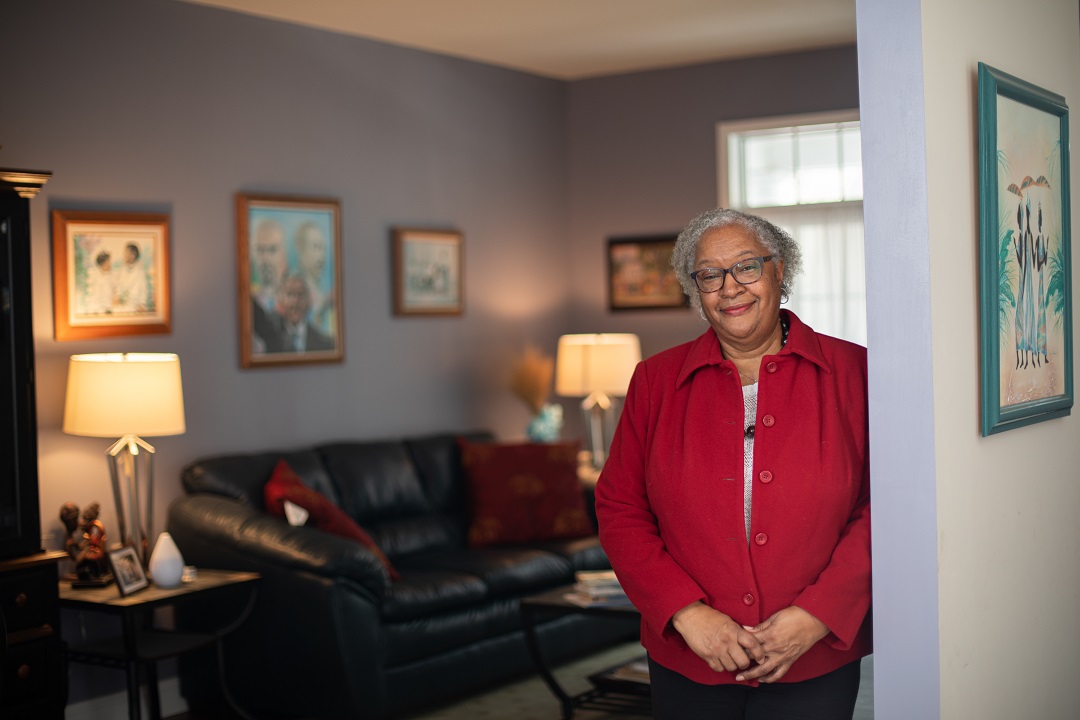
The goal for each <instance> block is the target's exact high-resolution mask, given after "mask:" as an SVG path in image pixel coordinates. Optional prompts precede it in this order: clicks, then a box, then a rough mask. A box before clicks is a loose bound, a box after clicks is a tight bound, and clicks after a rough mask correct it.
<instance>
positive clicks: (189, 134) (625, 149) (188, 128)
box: [0, 0, 858, 699]
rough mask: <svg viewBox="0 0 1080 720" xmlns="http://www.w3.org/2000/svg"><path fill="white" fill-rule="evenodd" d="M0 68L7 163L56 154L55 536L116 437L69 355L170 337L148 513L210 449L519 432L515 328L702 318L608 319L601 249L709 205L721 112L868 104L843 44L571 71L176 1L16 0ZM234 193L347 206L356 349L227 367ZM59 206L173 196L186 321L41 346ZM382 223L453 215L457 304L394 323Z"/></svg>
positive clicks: (447, 221)
mask: <svg viewBox="0 0 1080 720" xmlns="http://www.w3.org/2000/svg"><path fill="white" fill-rule="evenodd" d="M0 67H3V68H4V72H5V83H4V87H3V90H4V93H3V100H2V102H0V143H2V145H3V150H2V151H0V166H4V167H29V168H40V169H46V170H51V171H52V172H53V173H54V178H53V180H52V181H51V182H50V183H49V184H48V185H47V186H46V188H45V190H44V191H43V193H42V194H41V195H40V196H39V197H38V199H36V200H35V201H34V202H33V203H32V206H31V207H32V212H33V232H34V253H33V256H34V268H33V281H34V285H35V291H34V301H35V337H36V352H37V364H38V411H39V445H40V447H39V456H40V471H41V498H42V515H43V517H42V526H43V533H44V534H45V535H46V536H47V542H48V544H50V545H51V546H54V547H55V546H57V543H58V542H59V534H60V532H61V526H60V523H59V521H58V520H56V519H55V515H56V512H57V511H58V509H59V507H60V505H61V504H62V503H63V502H65V501H68V500H72V501H75V502H77V503H79V504H83V503H87V502H89V501H91V500H101V501H102V504H103V511H104V512H103V519H104V520H105V521H106V523H107V524H110V526H112V527H114V525H111V523H112V512H111V504H112V503H111V500H110V491H109V489H108V488H109V485H108V472H107V468H106V465H105V462H104V458H103V451H104V450H105V447H106V446H107V445H108V442H107V441H105V440H101V439H94V438H79V437H71V436H67V435H64V434H63V433H62V432H61V431H60V424H61V420H62V413H63V395H64V388H65V383H66V373H67V358H68V356H70V355H71V354H74V353H79V352H109V351H147V352H156V351H162V352H176V353H178V354H179V355H180V358H181V362H182V367H183V375H184V385H185V402H186V410H187V417H188V431H187V433H186V434H185V435H182V436H177V437H171V438H158V439H152V442H153V443H154V445H155V446H156V447H157V449H158V456H157V457H158V459H157V468H156V470H157V483H156V487H157V492H158V495H157V498H158V506H157V512H156V517H157V520H156V525H157V529H158V530H160V529H161V528H162V525H163V522H164V515H165V508H166V506H167V504H168V502H169V501H170V500H171V499H172V498H175V497H176V496H177V495H179V494H180V493H181V492H182V491H181V489H180V484H179V480H178V474H179V470H180V468H181V466H182V465H183V464H184V463H186V462H188V461H190V460H192V459H194V458H196V457H199V456H203V455H207V454H211V453H217V452H227V451H244V450H257V449H266V448H272V447H283V446H289V445H300V444H304V443H307V442H310V441H316V440H327V439H333V438H345V437H385V436H393V435H397V434H401V433H420V432H426V431H437V430H443V429H457V428H465V427H470V426H483V427H489V428H492V429H493V430H495V431H496V433H498V434H499V435H500V436H502V437H504V438H520V437H522V436H523V431H524V427H525V424H526V423H527V421H528V411H527V410H526V408H525V406H524V405H523V404H522V403H520V402H519V401H518V400H517V399H516V398H514V397H513V396H512V395H511V394H510V393H509V391H508V390H507V388H506V381H507V379H508V378H507V372H508V366H509V364H510V362H511V360H512V358H513V356H514V355H515V354H516V353H518V352H520V351H521V350H522V349H523V348H524V346H525V345H526V343H533V344H536V345H538V346H539V347H540V348H541V349H543V350H545V351H546V352H548V353H551V354H553V353H554V351H555V344H556V341H557V338H558V336H559V335H560V334H561V333H564V332H580V331H628V332H636V333H638V334H639V335H640V336H641V338H642V344H643V349H644V350H645V352H646V353H652V352H656V351H658V350H660V349H663V348H664V347H667V346H670V345H672V344H675V343H678V342H683V341H685V340H688V339H691V338H692V337H695V336H696V335H697V334H699V333H700V332H701V330H702V329H703V324H702V322H701V321H700V320H699V319H698V318H696V316H691V314H690V313H689V311H668V312H659V311H651V312H633V313H624V314H617V315H612V314H611V313H609V312H608V311H607V296H606V290H605V288H606V281H607V276H606V267H605V260H604V258H605V252H606V251H605V248H606V238H607V237H609V236H612V235H621V234H639V233H649V232H664V231H674V230H678V229H679V228H680V227H681V226H682V225H683V224H685V222H686V221H687V220H688V219H689V218H690V217H691V216H692V215H694V214H696V213H697V212H699V211H701V210H703V209H706V208H708V207H711V206H712V205H713V204H715V198H716V182H715V160H714V158H715V148H714V125H715V123H716V122H717V121H719V120H722V119H733V118H742V117H752V116H759V115H779V114H788V113H803V112H813V111H819V110H829V109H836V108H848V107H854V106H855V105H857V102H858V95H857V74H856V59H855V50H854V48H845V49H840V50H830V51H823V52H818V53H807V54H799V55H791V56H780V57H771V58H759V59H752V60H744V61H736V62H726V63H715V64H708V65H702V66H696V67H690V68H682V69H673V70H665V71H659V72H650V73H639V74H633V75H626V76H619V77H611V78H602V79H595V80H588V81H582V82H577V83H569V84H568V83H561V82H557V81H553V80H548V79H544V78H539V77H535V76H531V75H528V74H523V73H519V72H513V71H508V70H504V69H499V68H494V67H490V66H485V65H481V64H477V63H471V62H467V61H462V60H457V59H452V58H448V57H444V56H439V55H433V54H429V53H423V52H418V51H413V50H409V49H405V48H400V47H396V46H391V45H386V44H380V43H376V42H372V41H367V40H364V39H359V38H352V37H346V36H341V35H335V34H331V33H326V32H322V31H317V30H312V29H307V28H301V27H294V26H290V25H285V24H281V23H277V22H272V21H267V20H262V19H257V18H253V17H247V16H243V15H237V14H233V13H230V12H225V11H220V10H216V9H211V8H206V7H200V6H195V5H189V4H186V3H177V2H171V1H169V0H113V1H112V2H108V3H86V2H83V1H81V0H34V1H31V0H15V1H14V2H4V3H3V4H2V5H0ZM237 192H273V193H289V194H297V195H312V196H329V197H336V198H338V199H340V201H341V209H342V236H343V243H344V248H343V257H344V266H343V268H344V271H343V274H344V299H345V313H344V315H345V337H346V357H345V362H344V363H343V364H341V365H329V366H306V367H294V368H262V369H256V370H241V369H240V368H239V357H238V355H239V350H238V340H237V326H238V319H237V314H236V305H235V303H236V249H235V229H234V227H235V220H234V217H233V199H234V196H235V194H236V193H237ZM56 208H81V209H107V210H138V211H158V212H168V213H169V214H170V215H171V219H172V226H171V229H172V253H171V255H172V258H171V259H172V282H173V298H172V307H173V328H174V329H173V332H172V334H171V335H168V336H158V337H144V338H113V339H102V340H96V341H84V342H73V343H57V342H55V341H54V340H53V339H52V292H51V260H50V227H49V211H50V210H52V209H56ZM394 225H410V226H414V225H421V226H435V227H454V228H457V229H460V230H461V231H462V232H463V233H464V235H465V278H466V309H465V314H464V316H463V317H461V318H444V319H416V318H395V317H393V315H392V312H391V287H390V272H389V270H390V252H389V251H390V241H389V229H390V227H392V226H394ZM564 405H565V406H566V407H567V427H566V429H565V430H564V436H565V437H576V436H579V435H580V420H579V419H578V416H577V413H576V410H575V408H576V405H575V404H574V403H573V402H572V401H569V400H564ZM86 672H87V671H86V670H85V668H81V667H78V666H76V667H73V668H72V675H73V679H74V680H75V683H76V688H75V693H74V697H75V699H77V698H78V697H80V696H81V695H82V694H84V693H86V692H93V691H92V690H83V689H80V687H79V686H80V685H81V684H82V683H80V678H81V677H83V676H84V674H85V673H86Z"/></svg>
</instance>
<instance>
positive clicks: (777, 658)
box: [671, 601, 829, 683]
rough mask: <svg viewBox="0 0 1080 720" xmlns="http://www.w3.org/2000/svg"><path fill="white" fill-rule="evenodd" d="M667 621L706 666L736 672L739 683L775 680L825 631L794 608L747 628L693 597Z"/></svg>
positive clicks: (805, 613)
mask: <svg viewBox="0 0 1080 720" xmlns="http://www.w3.org/2000/svg"><path fill="white" fill-rule="evenodd" d="M671 623H672V626H673V627H674V628H675V630H676V631H677V632H678V633H679V634H680V635H682V637H683V639H684V640H685V641H686V644H687V645H688V646H689V647H690V649H691V650H693V651H694V652H695V653H696V654H697V655H698V656H699V657H700V658H701V659H702V660H704V661H705V662H707V663H708V664H709V667H710V668H712V669H713V670H715V671H716V672H723V671H725V670H726V671H728V672H735V671H736V670H738V671H741V672H739V673H738V675H736V676H735V679H736V680H737V681H739V682H745V681H749V680H759V681H760V682H766V683H771V682H776V681H777V680H779V679H780V678H782V677H784V675H786V674H787V671H788V669H789V668H790V667H791V665H792V664H793V663H794V662H795V661H796V660H798V659H799V658H800V657H801V656H802V654H803V653H805V652H806V651H807V650H809V649H810V648H811V647H812V646H813V645H814V643H816V642H817V641H818V640H820V639H821V638H823V637H825V636H826V635H827V634H828V633H829V628H828V627H827V626H826V625H825V623H823V622H821V621H820V620H818V619H817V618H816V617H814V616H813V615H811V614H810V613H808V612H807V611H806V610H803V609H802V608H800V607H795V606H791V607H787V608H784V609H783V610H781V611H779V612H777V613H776V614H774V615H773V616H771V617H769V618H768V619H766V620H765V621H764V622H762V623H760V624H759V625H756V626H755V627H752V628H750V627H745V626H743V625H739V624H738V623H737V622H735V621H734V620H732V619H731V618H730V617H728V616H727V615H725V614H724V613H722V612H720V611H719V610H716V609H714V608H711V607H709V606H708V605H706V604H705V603H703V602H701V601H698V602H695V603H693V604H691V605H687V606H686V607H684V608H683V609H682V610H679V611H678V612H676V613H675V615H674V616H673V617H672V619H671Z"/></svg>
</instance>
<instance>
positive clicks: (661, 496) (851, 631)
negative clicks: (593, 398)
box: [596, 310, 871, 685]
mask: <svg viewBox="0 0 1080 720" xmlns="http://www.w3.org/2000/svg"><path fill="white" fill-rule="evenodd" d="M782 312H784V313H787V318H788V320H789V321H790V331H789V333H788V340H787V344H786V345H785V346H784V348H783V349H782V350H781V351H780V352H779V353H778V354H776V355H768V356H766V357H765V358H763V359H762V362H761V373H760V378H759V386H758V406H757V423H756V425H755V429H754V469H753V478H754V486H753V503H752V518H751V527H750V543H749V545H748V544H747V541H746V526H745V521H744V519H743V433H744V430H745V428H744V427H743V400H742V389H741V383H740V380H739V374H738V371H736V369H735V366H734V364H732V363H731V362H730V361H728V360H725V359H724V357H723V355H722V354H721V352H720V343H719V341H718V340H717V338H716V335H715V334H714V333H713V331H712V329H711V328H710V329H709V330H708V331H706V332H705V333H704V334H703V335H701V337H699V338H698V339H697V340H694V341H693V342H690V343H686V344H685V345H679V346H678V347H674V348H672V349H670V350H667V351H665V352H662V353H660V354H658V355H654V356H653V357H651V358H649V359H647V360H645V361H644V362H642V363H640V364H639V365H638V367H637V369H636V370H635V372H634V377H633V379H632V380H631V382H630V389H629V390H628V392H627V396H626V404H625V405H624V407H623V412H622V417H621V418H620V420H619V425H618V428H617V429H616V432H615V438H614V441H613V442H612V445H611V452H610V454H609V456H608V460H607V463H606V465H605V466H604V471H603V473H602V474H601V476H600V480H599V482H598V484H597V487H596V511H597V516H598V518H599V521H600V540H601V543H602V544H603V546H604V550H605V551H606V552H607V554H608V557H609V558H610V560H611V564H612V567H613V568H614V569H615V572H616V574H617V575H618V577H619V579H620V581H621V582H622V584H623V587H624V588H625V589H626V593H627V595H629V597H630V599H631V600H632V601H633V603H634V605H635V606H636V607H637V608H638V610H640V611H641V615H642V624H641V637H642V644H643V645H644V646H645V648H646V649H647V650H648V651H649V655H650V656H651V657H652V658H653V660H655V661H656V662H658V663H660V664H661V665H663V666H664V667H666V668H669V669H671V670H675V671H676V672H679V673H682V674H683V675H685V676H686V677H688V678H690V679H691V680H694V681H696V682H699V683H704V684H709V685H715V684H721V683H734V682H735V675H734V673H729V672H720V673H717V672H714V671H713V670H711V669H710V668H709V666H708V665H707V664H706V663H705V661H703V660H702V659H701V658H699V657H698V656H697V655H695V654H694V652H693V651H692V650H690V648H689V647H688V646H687V645H686V643H685V642H683V639H682V636H681V635H679V633H678V632H676V631H675V629H674V628H673V627H672V626H671V625H670V624H669V623H670V620H671V617H672V615H674V614H675V612H676V611H678V610H679V609H680V608H683V607H685V606H687V605H689V604H690V603H692V602H695V601H697V600H703V601H704V602H706V603H708V604H709V605H711V606H712V607H714V608H716V609H718V610H720V611H721V612H723V613H725V614H727V615H729V616H730V617H731V618H733V619H734V620H735V621H736V622H738V623H739V624H741V625H747V626H754V625H757V624H758V623H759V622H761V621H762V620H765V619H766V618H768V617H769V616H771V615H772V614H773V613H775V612H777V611H778V610H781V609H783V608H785V607H788V606H791V605H797V606H798V607H800V608H802V609H804V610H806V611H808V612H810V613H811V614H813V615H814V616H815V617H817V618H818V619H819V620H821V621H822V622H824V623H825V624H826V625H827V626H828V627H829V630H830V633H829V634H828V635H826V636H825V638H824V639H822V640H821V641H820V642H818V643H817V644H816V645H815V646H814V647H812V648H811V649H810V650H808V651H807V652H806V654H805V655H803V656H802V657H801V658H799V659H798V660H797V661H796V662H795V664H794V665H792V667H791V669H790V670H789V671H788V673H787V675H785V676H784V678H783V680H782V682H796V681H799V680H806V679H809V678H813V677H817V676H819V675H823V674H825V673H827V672H830V671H832V670H835V669H836V668H839V667H841V666H842V665H845V664H847V663H849V662H852V661H854V660H857V659H859V658H861V657H862V656H864V655H867V654H869V653H870V652H871V635H870V613H869V610H870V478H869V467H870V465H869V457H868V455H867V440H868V438H867V434H868V425H867V404H866V349H865V348H863V347H861V346H858V345H854V344H852V343H848V342H845V341H843V340H838V339H836V338H832V337H828V336H826V335H819V334H817V333H815V332H814V331H813V330H811V329H810V328H809V327H808V326H806V325H804V324H803V323H802V322H801V321H800V320H799V319H798V318H797V317H796V316H795V315H794V314H792V313H790V312H788V311H786V310H785V311H782ZM756 682H757V681H752V683H751V684H756Z"/></svg>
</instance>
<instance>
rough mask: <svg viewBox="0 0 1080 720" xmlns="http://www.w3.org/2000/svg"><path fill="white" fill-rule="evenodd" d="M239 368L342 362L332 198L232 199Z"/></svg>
mask: <svg viewBox="0 0 1080 720" xmlns="http://www.w3.org/2000/svg"><path fill="white" fill-rule="evenodd" d="M236 225H237V230H236V246H237V252H238V255H239V262H238V264H237V267H238V274H239V277H238V285H239V306H240V307H239V309H240V365H241V367H245V368H250V367H261V366H267V365H299V364H310V363H339V362H341V361H342V360H343V359H344V357H345V333H344V327H345V325H344V303H343V302H342V287H341V231H340V225H341V223H340V208H339V205H338V201H337V200H330V199H325V198H299V197H284V196H276V195H243V194H241V195H237V196H236Z"/></svg>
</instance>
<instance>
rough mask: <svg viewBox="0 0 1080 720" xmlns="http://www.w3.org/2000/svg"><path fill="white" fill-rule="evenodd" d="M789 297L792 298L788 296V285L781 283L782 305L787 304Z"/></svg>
mask: <svg viewBox="0 0 1080 720" xmlns="http://www.w3.org/2000/svg"><path fill="white" fill-rule="evenodd" d="M789 299H790V298H789V296H788V289H787V285H781V286H780V304H781V305H787V301H788V300H789Z"/></svg>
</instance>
